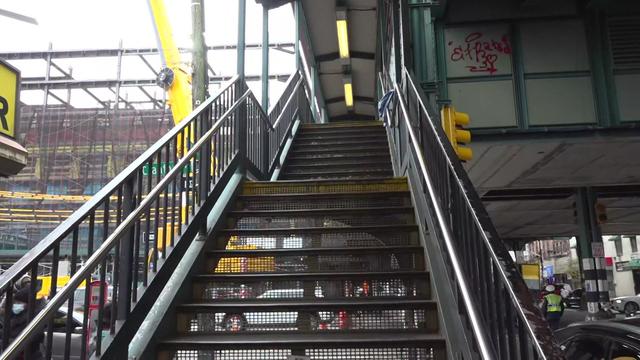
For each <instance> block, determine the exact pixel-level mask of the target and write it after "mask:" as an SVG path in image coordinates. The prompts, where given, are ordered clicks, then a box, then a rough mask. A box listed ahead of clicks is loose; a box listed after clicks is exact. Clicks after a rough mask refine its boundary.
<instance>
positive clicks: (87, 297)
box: [80, 211, 96, 360]
mask: <svg viewBox="0 0 640 360" xmlns="http://www.w3.org/2000/svg"><path fill="white" fill-rule="evenodd" d="M95 219H96V213H95V211H92V212H91V214H90V215H89V238H88V239H87V255H88V256H91V254H93V233H94V230H95ZM84 281H85V288H84V306H83V311H82V314H83V315H82V333H83V334H87V332H88V326H89V305H90V301H91V286H90V285H91V275H87V276H86V277H85V279H84ZM87 340H88V338H87V337H86V336H85V337H83V339H82V343H81V344H82V346H81V348H80V358H81V359H82V360H84V359H86V358H87V355H88V354H87V345H88V344H87Z"/></svg>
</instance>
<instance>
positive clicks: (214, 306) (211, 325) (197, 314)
mask: <svg viewBox="0 0 640 360" xmlns="http://www.w3.org/2000/svg"><path fill="white" fill-rule="evenodd" d="M290 290H293V291H294V292H296V293H297V294H299V295H302V292H303V291H304V290H303V289H284V290H283V289H274V290H267V291H266V292H265V293H264V295H265V296H271V295H272V294H275V293H278V292H283V291H290ZM310 291H314V290H313V289H311V290H310ZM177 311H178V324H177V327H178V331H179V332H181V333H185V332H188V333H229V332H234V333H239V332H251V333H255V334H259V333H264V332H276V331H277V332H282V331H286V332H288V333H295V332H309V331H313V332H317V333H318V334H319V335H320V334H322V333H327V332H332V331H333V332H335V331H343V332H344V331H349V332H363V331H375V330H377V331H379V330H385V331H389V330H395V331H404V332H411V331H423V332H428V333H434V332H436V331H437V330H438V316H437V304H436V302H435V301H431V300H424V299H402V298H398V299H370V300H369V299H367V298H366V297H359V298H352V299H341V300H327V299H323V298H312V299H309V298H307V299H304V298H298V299H288V300H284V301H283V300H280V301H273V300H270V299H256V300H235V301H224V302H215V303H192V304H184V305H179V306H178V307H177Z"/></svg>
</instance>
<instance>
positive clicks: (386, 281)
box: [192, 270, 431, 302]
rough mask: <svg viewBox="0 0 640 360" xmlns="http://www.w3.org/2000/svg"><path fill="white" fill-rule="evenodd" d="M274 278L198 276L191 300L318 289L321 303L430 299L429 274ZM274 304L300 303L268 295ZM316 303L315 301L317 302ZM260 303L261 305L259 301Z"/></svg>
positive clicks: (295, 296) (280, 295)
mask: <svg viewBox="0 0 640 360" xmlns="http://www.w3.org/2000/svg"><path fill="white" fill-rule="evenodd" d="M272 275H274V274H264V273H262V274H255V273H233V274H225V275H222V274H219V273H217V274H216V273H214V274H200V275H195V276H193V277H192V283H193V299H194V301H196V302H211V301H213V302H221V301H234V300H242V301H245V300H254V299H257V297H258V296H260V295H262V294H263V293H264V292H265V291H267V290H270V289H313V290H312V291H313V292H312V293H313V296H317V295H316V292H315V289H317V288H318V287H319V288H320V291H321V293H322V296H323V300H342V301H351V300H353V299H355V298H356V297H358V296H362V295H364V287H365V284H366V286H368V289H369V291H368V294H367V295H368V296H367V299H369V300H373V299H390V298H391V299H395V300H400V299H431V291H430V290H431V287H430V286H429V282H430V278H429V273H428V272H426V271H423V270H422V271H418V270H406V271H386V272H380V271H377V272H368V273H364V272H362V271H350V272H344V273H331V272H325V273H320V272H318V273H305V272H300V273H289V274H281V275H289V276H272ZM271 295H272V297H273V299H271V300H273V301H276V300H278V301H279V300H283V301H288V300H291V299H294V300H295V299H297V300H300V297H299V296H300V295H299V294H295V293H291V292H281V293H274V294H271ZM316 300H318V299H316ZM261 301H264V299H262V300H261Z"/></svg>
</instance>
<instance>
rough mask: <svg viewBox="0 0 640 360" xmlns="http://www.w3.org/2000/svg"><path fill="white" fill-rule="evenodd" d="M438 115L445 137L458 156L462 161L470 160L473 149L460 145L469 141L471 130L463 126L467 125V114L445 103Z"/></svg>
mask: <svg viewBox="0 0 640 360" xmlns="http://www.w3.org/2000/svg"><path fill="white" fill-rule="evenodd" d="M440 117H441V118H442V127H443V128H444V132H445V134H447V138H448V139H449V141H450V142H451V145H452V146H453V149H454V150H455V151H456V154H457V155H458V158H459V159H460V160H462V161H468V160H471V159H472V158H473V151H471V148H468V147H466V146H462V145H468V144H469V143H471V131H469V130H465V129H464V126H467V125H469V121H470V120H469V114H467V113H463V112H457V111H456V109H455V108H454V107H453V106H451V105H445V106H444V107H443V108H442V111H441V113H440Z"/></svg>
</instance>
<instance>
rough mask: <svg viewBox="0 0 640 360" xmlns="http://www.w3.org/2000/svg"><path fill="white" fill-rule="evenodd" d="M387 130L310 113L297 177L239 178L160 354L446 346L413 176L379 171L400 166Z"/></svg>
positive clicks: (393, 351) (256, 354) (364, 351)
mask: <svg viewBox="0 0 640 360" xmlns="http://www.w3.org/2000/svg"><path fill="white" fill-rule="evenodd" d="M345 135H347V136H349V141H347V142H340V139H341V138H344V136H345ZM380 135H383V136H384V128H383V127H382V125H381V123H373V124H372V123H363V124H354V125H349V124H348V123H347V124H336V125H319V126H318V125H305V126H304V127H303V128H302V129H301V131H300V132H299V133H298V135H297V136H296V140H295V141H294V144H293V147H292V150H291V152H290V155H289V156H290V159H295V160H294V161H287V163H286V165H285V168H284V170H283V173H282V177H283V178H285V179H296V180H289V181H278V182H275V183H274V182H247V183H245V184H244V185H243V187H242V190H241V194H240V195H238V196H237V197H236V201H235V204H234V205H233V208H232V209H231V210H230V211H229V212H228V213H227V216H226V221H225V222H224V224H226V225H227V226H228V227H227V228H224V229H221V230H220V231H219V232H217V233H216V235H215V236H212V237H210V238H208V242H209V245H208V246H205V248H207V250H205V254H206V255H205V256H204V258H203V260H202V263H203V265H202V266H200V267H199V269H200V272H199V273H197V274H195V275H193V276H192V277H191V281H192V283H193V290H192V297H191V298H190V299H189V301H188V302H185V303H181V304H180V305H178V306H176V310H175V312H176V315H175V316H176V325H177V326H176V329H177V331H176V332H175V334H173V336H170V337H168V338H166V339H165V340H163V341H162V342H160V344H159V345H158V347H159V351H160V356H159V358H161V359H201V358H208V359H274V360H275V359H283V360H286V359H289V358H290V357H289V356H291V355H301V356H308V358H309V359H328V358H330V359H356V358H362V359H415V360H419V359H444V358H446V356H445V340H444V338H443V337H442V336H441V335H440V334H439V332H438V329H439V324H438V322H439V320H438V310H437V303H436V302H435V301H434V300H433V299H432V298H431V292H430V286H429V273H428V272H427V267H426V264H425V258H424V250H423V247H422V246H421V245H420V240H419V236H418V227H417V226H416V224H415V221H414V215H413V207H412V206H411V197H410V192H409V189H408V186H407V182H406V179H393V178H391V177H388V178H384V179H373V178H371V177H372V176H374V175H387V176H390V175H392V169H391V162H390V157H389V148H388V145H387V141H386V138H385V137H383V136H380ZM370 138H374V140H369V139H370ZM362 139H365V140H362ZM338 143H339V144H341V145H337V144H338ZM332 144H336V146H335V147H334V146H333V145H332ZM368 151H370V152H368ZM383 154H386V157H385V156H384V155H383ZM353 156H356V157H370V158H372V159H373V160H375V161H372V162H368V163H364V164H363V165H358V161H359V160H358V159H357V158H356V159H355V160H354V159H353ZM299 162H301V163H303V164H304V166H300V165H299ZM353 168H355V170H353ZM332 174H335V175H332ZM330 177H334V179H328V178H330ZM367 178H371V179H367ZM218 249H220V250H218ZM305 359H306V357H305Z"/></svg>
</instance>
